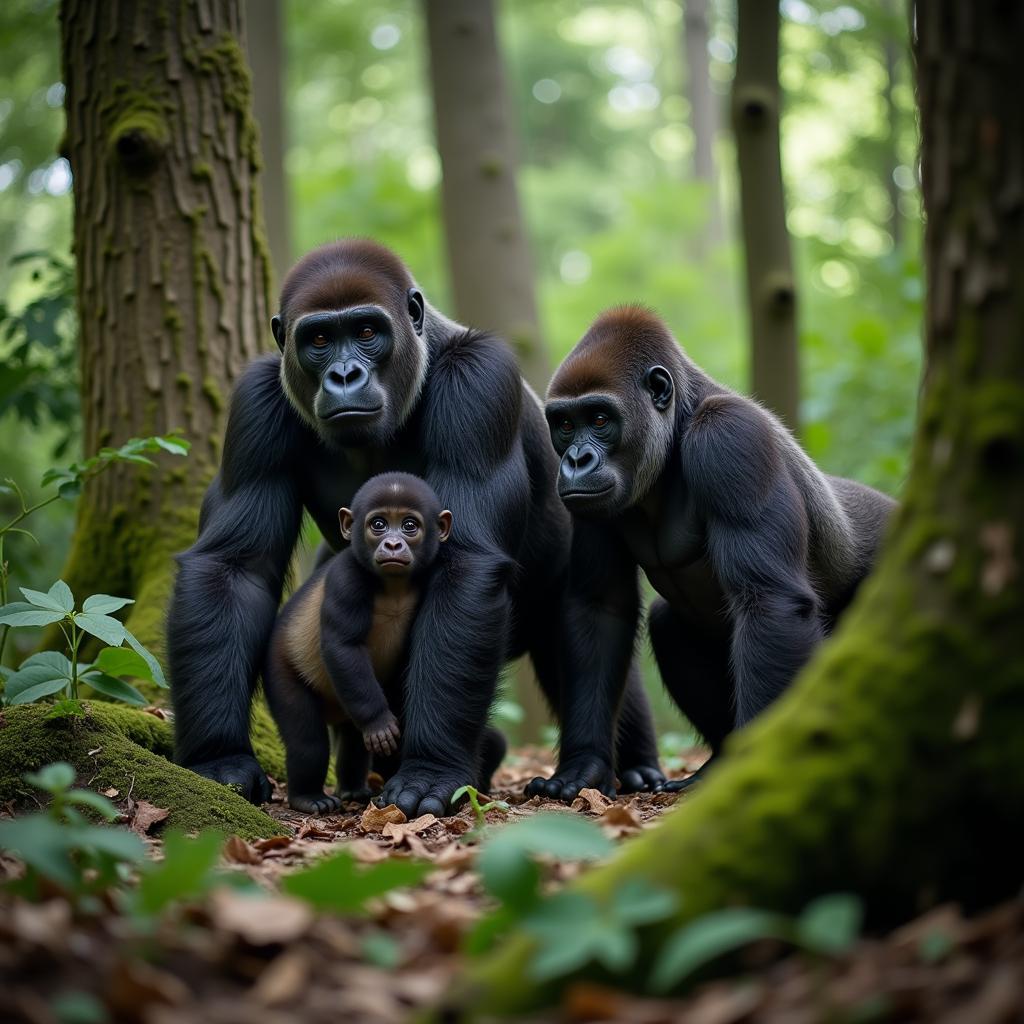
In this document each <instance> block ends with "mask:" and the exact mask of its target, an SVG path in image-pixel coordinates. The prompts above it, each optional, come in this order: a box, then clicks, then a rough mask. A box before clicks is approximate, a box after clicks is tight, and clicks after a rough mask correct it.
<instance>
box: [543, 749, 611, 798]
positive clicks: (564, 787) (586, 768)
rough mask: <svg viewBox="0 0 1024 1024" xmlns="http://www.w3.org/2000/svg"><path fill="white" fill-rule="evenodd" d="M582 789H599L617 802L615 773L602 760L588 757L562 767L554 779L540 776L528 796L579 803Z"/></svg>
mask: <svg viewBox="0 0 1024 1024" xmlns="http://www.w3.org/2000/svg"><path fill="white" fill-rule="evenodd" d="M581 789H598V790H600V791H601V792H602V793H604V795H605V796H608V797H611V798H612V799H613V800H614V799H615V773H614V772H613V771H612V766H611V765H610V764H609V763H608V762H607V761H605V760H604V759H603V758H601V757H597V756H595V755H593V754H584V755H581V756H579V757H574V758H571V759H570V760H568V761H566V762H565V763H564V764H560V765H559V766H558V771H557V772H555V774H554V775H553V776H552V777H551V778H550V779H542V778H540V777H539V776H538V777H537V778H536V779H534V780H533V781H532V782H531V783H529V785H527V787H526V795H527V796H543V797H547V798H548V799H549V800H565V801H566V802H568V801H570V800H575V799H576V797H577V796H579V792H580V790H581Z"/></svg>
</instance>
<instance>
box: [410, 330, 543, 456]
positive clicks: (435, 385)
mask: <svg viewBox="0 0 1024 1024" xmlns="http://www.w3.org/2000/svg"><path fill="white" fill-rule="evenodd" d="M423 398H424V409H425V422H426V426H427V430H428V434H429V436H430V438H431V440H432V441H437V442H440V443H442V444H444V445H445V446H446V447H448V446H450V447H453V448H456V449H462V450H463V452H464V454H466V455H467V457H469V458H472V457H473V456H474V455H479V457H480V458H482V459H483V460H484V462H485V463H491V462H493V461H494V460H495V459H499V458H502V457H503V456H504V455H505V454H506V453H507V452H508V450H509V449H510V447H511V446H512V443H513V441H514V440H515V439H516V437H517V436H518V433H519V418H520V414H521V412H522V405H523V379H522V375H521V374H520V372H519V366H518V364H517V363H516V358H515V356H514V355H513V354H512V350H511V349H510V348H509V346H508V345H507V344H506V343H505V342H504V341H502V340H501V338H499V337H497V336H496V335H493V334H489V333H488V332H486V331H479V330H475V329H466V330H459V331H454V332H453V333H452V334H451V335H450V336H449V337H448V338H446V339H445V340H444V342H443V343H442V344H441V345H440V346H439V347H438V349H437V351H436V353H435V355H434V358H433V360H432V363H431V368H430V374H429V376H428V377H427V381H426V385H425V391H424V395H423Z"/></svg>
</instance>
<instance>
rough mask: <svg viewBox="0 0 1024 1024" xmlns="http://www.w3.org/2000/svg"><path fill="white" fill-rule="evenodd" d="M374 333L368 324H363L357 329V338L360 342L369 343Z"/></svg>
mask: <svg viewBox="0 0 1024 1024" xmlns="http://www.w3.org/2000/svg"><path fill="white" fill-rule="evenodd" d="M376 333H377V332H376V331H375V330H374V329H373V328H372V327H371V326H370V325H369V324H363V326H362V327H361V328H360V329H359V338H360V340H361V341H369V340H370V339H371V338H372V337H373V336H374V335H375V334H376Z"/></svg>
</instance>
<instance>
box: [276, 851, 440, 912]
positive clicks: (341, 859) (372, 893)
mask: <svg viewBox="0 0 1024 1024" xmlns="http://www.w3.org/2000/svg"><path fill="white" fill-rule="evenodd" d="M432 870H433V867H432V865H430V864H424V863H416V862H413V861H403V860H396V859H395V858H391V859H389V860H386V861H383V862H381V863H380V864H373V865H370V866H368V867H366V866H361V865H360V864H359V863H358V861H356V859H355V858H354V857H353V856H352V854H351V853H349V852H348V851H347V850H342V851H341V852H340V853H337V854H334V855H333V856H331V857H323V858H321V859H320V860H319V861H317V863H316V864H314V865H313V866H312V867H310V868H305V869H304V870H302V871H296V872H295V873H294V874H291V875H288V876H286V877H285V878H284V879H283V880H282V882H281V888H282V889H284V891H285V892H287V893H289V894H290V895H292V896H295V897H297V898H298V899H300V900H305V901H306V902H307V903H309V904H310V905H311V906H313V907H315V908H316V909H317V910H329V911H333V912H334V913H339V914H358V913H361V912H362V911H363V909H364V904H365V903H366V901H367V900H371V899H374V898H376V897H378V896H383V895H384V894H385V893H386V892H390V891H391V890H392V889H398V888H402V887H403V886H408V885H415V884H416V883H417V882H420V881H422V880H423V879H424V878H425V877H426V876H427V875H428V874H429V873H430V872H431V871H432Z"/></svg>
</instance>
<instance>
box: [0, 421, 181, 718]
mask: <svg viewBox="0 0 1024 1024" xmlns="http://www.w3.org/2000/svg"><path fill="white" fill-rule="evenodd" d="M190 447H191V442H189V441H187V440H185V438H183V437H182V436H181V435H180V433H179V432H177V431H172V432H171V433H170V434H165V435H162V436H154V437H133V438H131V439H130V440H128V441H125V443H124V444H123V445H121V447H120V448H101V449H100V451H99V452H97V453H96V454H95V455H93V456H92V457H90V458H88V459H86V460H85V461H84V462H80V463H79V462H73V463H72V464H71V465H70V466H68V467H67V468H64V469H48V470H47V471H46V472H45V473H44V474H43V479H42V485H43V486H44V487H49V486H51V485H54V484H55V485H56V487H57V490H56V492H55V493H53V494H50V495H48V496H47V497H45V498H42V499H40V500H39V501H36V502H34V503H30V502H29V501H28V499H27V498H26V497H25V493H24V491H23V490H22V489H21V487H19V485H18V484H17V482H16V481H14V480H12V479H11V478H10V477H8V478H6V479H5V481H4V484H3V485H0V494H7V495H13V496H15V497H16V498H17V501H18V505H19V506H20V509H19V511H18V512H17V513H16V514H15V515H14V516H13V517H12V518H11V519H10V520H8V521H7V523H5V524H3V525H0V605H2V606H3V607H2V608H0V613H3V612H11V609H12V608H14V609H15V610H16V611H17V610H19V609H20V610H21V611H25V612H29V609H28V608H25V607H23V606H22V605H21V603H18V604H17V605H13V606H12V605H8V603H7V602H8V592H7V584H8V579H9V576H10V574H9V567H8V564H7V560H6V559H5V557H4V541H5V539H6V537H7V536H8V535H9V534H20V535H22V536H25V537H28V538H29V539H31V540H33V541H34V540H35V539H36V538H35V537H34V536H33V535H32V534H31V533H30V532H29V531H28V530H26V529H25V528H24V527H23V526H22V525H21V524H22V523H23V522H24V521H25V520H26V519H28V518H29V516H31V515H33V514H34V513H36V512H38V511H39V510H40V509H43V508H46V506H47V505H52V504H53V502H55V501H59V500H60V499H62V498H63V499H65V500H67V501H73V500H74V499H75V498H77V497H78V495H79V494H80V493H81V491H82V487H83V485H84V484H85V483H86V482H87V481H89V480H92V479H93V478H94V477H97V476H99V475H100V474H101V473H103V472H105V471H106V470H108V469H109V468H110V467H111V466H113V465H115V464H117V463H134V464H136V465H143V466H155V465H156V463H154V462H153V460H152V459H150V458H148V457H147V453H150V454H152V453H154V452H160V451H163V452H167V453H168V454H170V455H187V454H188V451H189V448H190ZM54 587H62V588H64V589H67V588H66V585H65V584H60V583H59V581H58V583H55V584H54ZM54 587H51V588H50V591H51V593H52V592H53V590H54ZM29 593H30V592H29V591H26V590H22V595H23V596H25V598H26V601H28V604H29V605H32V606H34V608H35V610H36V615H35V617H36V618H37V619H38V618H39V614H38V613H39V612H50V613H55V612H61V617H63V616H64V615H65V614H67V613H69V612H71V611H73V607H74V606H73V603H72V605H71V606H67V598H68V595H70V591H68V592H67V594H64V592H63V590H59V592H58V593H57V595H56V596H54V597H53V598H52V599H51V598H50V596H49V594H48V595H45V600H46V602H48V603H42V604H37V603H36V602H34V601H33V600H32V599H31V598H29V597H28V594H29ZM32 593H37V592H34V591H33V592H32ZM40 600H43V598H40ZM90 601H91V602H93V604H92V605H91V606H90V607H88V608H86V607H84V606H83V608H82V613H85V614H86V615H90V616H92V615H95V616H97V617H99V616H104V617H106V618H109V615H107V613H108V612H110V611H116V610H117V609H118V608H120V607H122V606H123V605H124V604H128V603H130V602H129V601H128V600H127V599H126V598H114V597H108V596H107V595H103V594H97V595H94V596H93V597H90V598H87V599H86V602H85V603H86V605H89V602H90ZM116 601H120V602H121V604H112V602H116ZM104 605H105V607H104ZM12 614H14V613H13V612H12ZM50 621H52V622H57V621H58V619H52V620H50ZM86 621H89V620H86ZM111 621H113V622H116V620H111ZM46 624H47V623H46V622H42V621H39V622H33V621H29V620H27V619H25V618H24V617H23V618H22V620H21V621H19V622H17V623H14V622H9V621H6V619H5V618H4V617H2V615H0V662H2V661H3V656H4V649H5V648H6V646H7V635H8V633H9V632H10V630H11V627H12V626H13V625H22V626H28V625H46ZM94 625H96V627H97V628H98V629H103V628H104V623H103V622H99V623H98V624H97V623H95V622H94ZM117 625H118V627H119V628H120V629H121V630H124V627H123V626H121V625H120V623H117ZM82 628H85V631H86V632H93V631H92V630H90V629H88V628H87V627H86V626H85V625H84V624H82ZM124 633H125V635H123V636H122V637H121V639H119V640H108V639H106V637H104V636H102V635H101V634H99V633H94V635H96V636H99V638H100V639H101V640H104V641H105V642H106V643H108V644H112V645H114V646H117V645H120V644H121V643H123V642H125V641H127V631H124ZM111 635H113V634H111ZM133 639H134V638H133ZM129 643H130V641H129ZM132 646H134V645H132ZM69 647H70V643H69ZM143 657H145V658H147V659H149V658H152V655H149V653H148V652H146V654H145V655H143ZM152 666H156V668H155V672H157V673H159V666H157V665H156V661H155V659H154V660H153V662H152ZM152 666H151V670H152ZM22 667H24V666H22ZM0 674H7V673H6V672H3V673H0ZM107 674H108V675H111V673H107ZM112 674H113V675H115V676H116V675H117V674H118V673H112ZM139 678H148V677H146V676H141V677H139ZM154 681H156V680H154ZM51 692H56V690H54V691H51ZM121 699H122V700H123V699H124V698H123V697H122V698H121Z"/></svg>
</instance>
